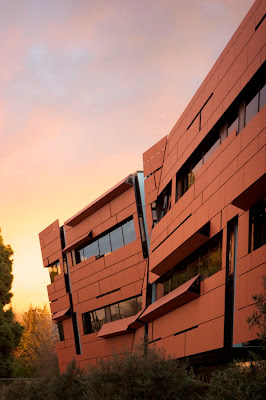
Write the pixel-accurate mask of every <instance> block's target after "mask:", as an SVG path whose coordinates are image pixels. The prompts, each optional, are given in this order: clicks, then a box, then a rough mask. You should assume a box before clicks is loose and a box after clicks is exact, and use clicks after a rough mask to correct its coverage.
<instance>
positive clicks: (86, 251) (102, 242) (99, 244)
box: [75, 218, 136, 264]
mask: <svg viewBox="0 0 266 400" xmlns="http://www.w3.org/2000/svg"><path fill="white" fill-rule="evenodd" d="M133 240H136V234H135V227H134V220H133V219H132V218H131V219H130V220H127V221H124V222H123V223H122V224H120V225H119V226H116V227H115V228H113V229H111V230H110V231H109V232H107V233H105V234H104V235H102V236H100V237H99V238H98V239H94V241H93V242H90V243H89V244H87V245H85V246H83V247H82V248H80V249H76V250H75V257H76V264H79V263H80V262H81V261H83V260H86V259H88V258H90V257H92V256H96V257H97V256H103V255H105V254H108V253H110V252H111V251H114V250H117V249H119V248H120V247H123V246H125V245H126V244H128V243H130V242H132V241H133Z"/></svg>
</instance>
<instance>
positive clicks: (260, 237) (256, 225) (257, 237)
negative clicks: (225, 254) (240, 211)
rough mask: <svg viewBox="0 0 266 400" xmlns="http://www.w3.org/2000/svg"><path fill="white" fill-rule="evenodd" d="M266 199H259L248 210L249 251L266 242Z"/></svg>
mask: <svg viewBox="0 0 266 400" xmlns="http://www.w3.org/2000/svg"><path fill="white" fill-rule="evenodd" d="M265 208H266V199H265V198H264V199H263V200H261V201H259V202H258V203H257V204H255V205H254V206H253V207H251V209H250V210H249V251H254V250H256V249H258V248H259V247H261V246H263V245H264V244H265V243H266V212H265Z"/></svg>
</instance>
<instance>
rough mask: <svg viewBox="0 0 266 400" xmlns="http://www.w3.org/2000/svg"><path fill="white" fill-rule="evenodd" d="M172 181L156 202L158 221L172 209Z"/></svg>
mask: <svg viewBox="0 0 266 400" xmlns="http://www.w3.org/2000/svg"><path fill="white" fill-rule="evenodd" d="M171 194H172V181H170V182H169V183H168V185H167V186H166V187H165V188H164V190H163V191H162V193H161V194H160V195H159V196H158V198H157V200H156V212H157V219H158V221H160V220H161V219H162V218H163V217H164V216H165V214H167V212H168V211H169V210H170V208H171Z"/></svg>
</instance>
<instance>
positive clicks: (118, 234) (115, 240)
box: [110, 226, 124, 251]
mask: <svg viewBox="0 0 266 400" xmlns="http://www.w3.org/2000/svg"><path fill="white" fill-rule="evenodd" d="M110 237H111V246H112V251H115V250H117V249H120V247H122V246H124V242H123V234H122V227H121V226H119V227H118V228H116V229H114V230H113V231H112V232H110Z"/></svg>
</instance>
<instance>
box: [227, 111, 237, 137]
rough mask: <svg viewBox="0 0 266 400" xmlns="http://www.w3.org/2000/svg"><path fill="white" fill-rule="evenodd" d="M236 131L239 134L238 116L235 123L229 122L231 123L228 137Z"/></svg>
mask: <svg viewBox="0 0 266 400" xmlns="http://www.w3.org/2000/svg"><path fill="white" fill-rule="evenodd" d="M235 130H236V132H237V133H238V116H237V117H236V119H234V120H233V121H229V123H228V136H229V135H230V133H232V132H233V131H235Z"/></svg>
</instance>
